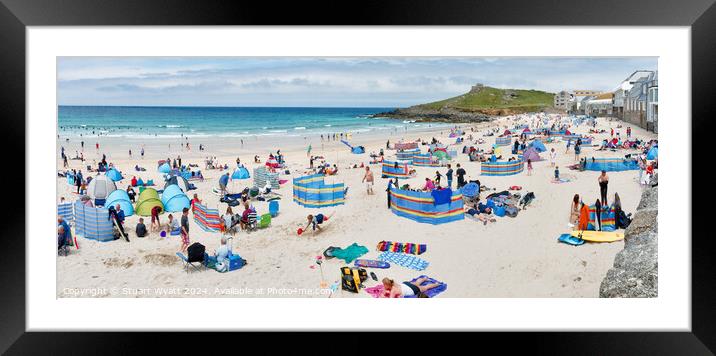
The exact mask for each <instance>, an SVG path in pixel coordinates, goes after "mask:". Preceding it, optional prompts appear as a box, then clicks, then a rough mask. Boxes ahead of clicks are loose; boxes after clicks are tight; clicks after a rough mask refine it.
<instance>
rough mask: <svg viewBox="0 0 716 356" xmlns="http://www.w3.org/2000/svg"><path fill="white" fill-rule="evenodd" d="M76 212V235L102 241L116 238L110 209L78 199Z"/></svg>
mask: <svg viewBox="0 0 716 356" xmlns="http://www.w3.org/2000/svg"><path fill="white" fill-rule="evenodd" d="M74 213H75V235H76V236H79V237H84V238H86V239H90V240H97V241H102V242H105V241H112V240H114V226H113V223H112V220H110V219H109V210H108V209H103V208H95V207H91V206H87V205H85V204H83V203H82V202H81V201H79V200H78V201H76V202H75V206H74Z"/></svg>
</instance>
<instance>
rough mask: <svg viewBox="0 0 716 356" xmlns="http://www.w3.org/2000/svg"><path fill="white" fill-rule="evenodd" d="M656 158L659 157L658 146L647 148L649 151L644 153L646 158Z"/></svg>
mask: <svg viewBox="0 0 716 356" xmlns="http://www.w3.org/2000/svg"><path fill="white" fill-rule="evenodd" d="M657 158H659V147H657V146H654V147H652V148H650V149H649V152H647V153H646V159H648V160H654V159H657Z"/></svg>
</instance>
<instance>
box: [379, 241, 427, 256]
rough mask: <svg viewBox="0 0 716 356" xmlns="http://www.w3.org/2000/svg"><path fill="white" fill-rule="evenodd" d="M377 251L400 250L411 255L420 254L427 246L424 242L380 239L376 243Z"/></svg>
mask: <svg viewBox="0 0 716 356" xmlns="http://www.w3.org/2000/svg"><path fill="white" fill-rule="evenodd" d="M377 249H378V251H390V252H402V253H409V254H411V255H421V254H423V253H425V251H427V249H428V246H427V245H426V244H415V243H410V242H408V243H403V242H392V241H381V242H379V243H378V247H377Z"/></svg>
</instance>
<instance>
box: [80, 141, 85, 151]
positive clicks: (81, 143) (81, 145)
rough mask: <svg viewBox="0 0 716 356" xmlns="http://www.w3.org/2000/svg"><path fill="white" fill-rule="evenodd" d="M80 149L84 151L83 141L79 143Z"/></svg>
mask: <svg viewBox="0 0 716 356" xmlns="http://www.w3.org/2000/svg"><path fill="white" fill-rule="evenodd" d="M80 147H82V150H83V151H84V149H85V142H84V141H80Z"/></svg>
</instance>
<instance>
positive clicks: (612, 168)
mask: <svg viewBox="0 0 716 356" xmlns="http://www.w3.org/2000/svg"><path fill="white" fill-rule="evenodd" d="M585 169H586V170H588V171H606V172H620V171H631V170H638V169H639V163H637V161H636V160H633V159H624V158H594V159H593V160H592V158H587V166H586V167H585Z"/></svg>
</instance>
